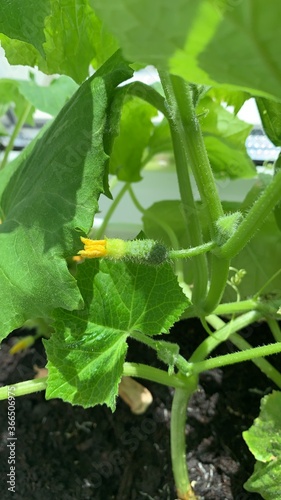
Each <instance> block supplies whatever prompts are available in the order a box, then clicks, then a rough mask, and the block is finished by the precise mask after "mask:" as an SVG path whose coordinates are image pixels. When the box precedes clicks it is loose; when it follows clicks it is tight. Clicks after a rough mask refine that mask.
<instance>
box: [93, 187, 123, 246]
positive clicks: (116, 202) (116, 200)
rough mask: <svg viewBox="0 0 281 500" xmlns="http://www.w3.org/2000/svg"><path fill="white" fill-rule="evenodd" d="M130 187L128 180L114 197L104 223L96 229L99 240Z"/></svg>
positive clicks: (96, 236)
mask: <svg viewBox="0 0 281 500" xmlns="http://www.w3.org/2000/svg"><path fill="white" fill-rule="evenodd" d="M129 187H130V184H129V183H128V182H126V184H124V186H123V187H122V189H120V191H119V193H118V194H117V196H116V197H115V198H114V200H113V202H112V203H111V205H110V207H109V209H108V211H107V212H106V215H105V217H104V219H103V222H102V225H101V226H100V227H99V228H98V229H97V231H96V234H95V238H96V239H97V240H98V239H100V238H101V237H102V236H104V232H105V230H106V228H107V225H108V223H109V221H110V219H111V217H112V215H113V213H114V212H115V210H116V208H117V206H118V205H119V203H120V201H121V200H122V198H123V196H124V194H125V193H126V192H127V191H128V189H129Z"/></svg>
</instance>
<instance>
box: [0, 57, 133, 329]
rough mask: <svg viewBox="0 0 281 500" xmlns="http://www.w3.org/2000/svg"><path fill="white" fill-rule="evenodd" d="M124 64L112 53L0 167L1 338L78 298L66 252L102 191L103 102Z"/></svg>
mask: <svg viewBox="0 0 281 500" xmlns="http://www.w3.org/2000/svg"><path fill="white" fill-rule="evenodd" d="M131 74H132V72H131V70H130V69H129V68H128V66H127V65H126V64H125V63H124V62H123V60H122V59H121V58H120V55H119V54H116V55H115V56H113V57H112V58H111V59H110V60H109V61H108V62H107V63H106V64H105V65H104V66H102V67H101V68H100V70H99V71H97V72H96V73H95V75H94V76H93V77H92V78H91V79H89V80H87V81H86V82H85V83H84V84H83V85H82V86H81V87H80V88H79V89H78V91H77V92H76V93H75V94H74V96H73V97H72V98H71V99H70V100H69V101H68V103H67V104H66V105H65V106H64V108H63V109H62V111H61V112H60V113H59V115H58V116H57V118H56V119H55V120H54V122H53V123H52V124H51V125H50V126H49V127H48V129H47V130H46V132H45V133H44V134H43V135H41V137H40V138H39V139H38V140H37V141H36V142H35V143H33V144H31V145H30V147H29V148H28V152H27V153H26V154H24V155H23V160H22V161H21V162H20V161H17V162H16V163H15V164H14V165H13V170H12V171H11V172H10V171H9V166H7V167H6V169H4V170H3V171H2V172H1V175H0V186H1V193H2V196H1V205H0V210H1V218H2V220H3V223H2V224H1V226H0V262H1V265H0V274H1V279H0V302H1V312H0V318H1V325H2V327H1V338H4V337H5V335H7V334H8V333H9V332H10V331H11V330H12V329H14V328H16V327H19V326H21V325H22V324H23V323H24V321H25V320H26V319H28V318H30V317H40V316H46V315H49V314H50V311H51V310H52V309H53V308H55V307H65V308H67V309H74V308H78V307H79V306H81V305H82V301H81V296H80V293H79V290H78V288H77V285H76V281H75V279H74V278H73V277H72V276H71V274H70V273H69V271H68V269H67V264H66V260H65V258H66V257H70V256H72V255H74V254H75V253H76V252H77V249H78V247H79V244H80V242H79V235H80V234H82V232H83V233H87V232H88V231H89V230H90V228H91V226H92V222H93V216H94V214H95V212H96V211H97V208H98V204H97V200H98V197H99V195H100V193H101V192H103V181H104V172H105V167H106V163H107V161H108V156H107V154H106V152H105V151H104V144H103V138H104V131H105V128H106V119H107V114H106V113H107V108H108V106H109V104H110V102H111V99H112V96H113V92H114V89H115V87H116V85H118V84H119V83H120V82H121V81H122V80H124V79H127V78H130V77H131Z"/></svg>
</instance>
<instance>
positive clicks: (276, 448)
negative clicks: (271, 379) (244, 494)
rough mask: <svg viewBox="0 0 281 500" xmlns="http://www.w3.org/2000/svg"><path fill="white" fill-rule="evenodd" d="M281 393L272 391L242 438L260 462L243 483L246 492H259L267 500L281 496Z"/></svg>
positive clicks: (264, 399) (262, 402)
mask: <svg viewBox="0 0 281 500" xmlns="http://www.w3.org/2000/svg"><path fill="white" fill-rule="evenodd" d="M280 408H281V392H278V391H273V392H272V394H269V395H268V396H265V397H264V398H263V399H262V401H261V411H260V415H259V417H258V418H256V420H255V422H254V424H253V425H252V427H251V428H250V429H249V430H248V431H245V432H243V438H244V440H245V441H246V443H247V446H248V448H249V449H250V451H251V453H253V455H254V456H255V458H256V460H257V463H256V465H255V469H254V473H253V474H252V476H251V477H250V478H249V479H248V481H247V482H246V483H245V484H244V488H245V489H246V490H247V491H251V492H254V491H256V492H258V493H259V494H260V495H262V497H263V498H265V500H277V499H278V498H280V497H281V489H280V475H281V458H280V456H281V423H280Z"/></svg>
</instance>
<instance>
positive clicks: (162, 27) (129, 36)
mask: <svg viewBox="0 0 281 500" xmlns="http://www.w3.org/2000/svg"><path fill="white" fill-rule="evenodd" d="M201 3H202V0H197V2H194V1H193V0H174V2H170V0H154V1H153V2H151V1H150V0H116V1H115V2H112V1H111V0H90V4H91V5H92V6H93V8H94V9H95V11H96V12H97V14H98V16H99V17H100V18H101V19H103V20H104V22H105V25H106V26H108V28H109V30H110V31H111V32H112V33H113V35H114V36H116V38H117V39H118V40H119V42H120V45H121V47H122V49H123V50H124V53H125V54H126V57H127V58H128V59H129V60H131V61H138V62H141V63H146V64H156V65H157V64H159V63H160V64H165V62H166V61H167V60H168V59H169V57H171V56H172V55H173V53H174V52H175V50H176V49H177V48H179V47H183V46H184V43H185V40H186V36H187V33H188V30H189V29H191V27H192V24H193V22H194V20H195V15H196V12H197V10H198V8H199V6H200V4H201Z"/></svg>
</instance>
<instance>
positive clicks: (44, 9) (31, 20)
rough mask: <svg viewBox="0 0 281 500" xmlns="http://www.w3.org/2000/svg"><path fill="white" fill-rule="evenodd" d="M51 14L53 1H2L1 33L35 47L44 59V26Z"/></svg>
mask: <svg viewBox="0 0 281 500" xmlns="http://www.w3.org/2000/svg"><path fill="white" fill-rule="evenodd" d="M50 14H51V0H28V1H24V0H13V1H12V2H11V1H10V0H2V2H1V19H0V33H4V35H6V36H7V37H9V38H14V39H15V40H19V41H21V42H26V43H28V44H31V45H33V46H34V47H35V49H37V51H38V52H39V54H40V55H41V56H42V57H44V49H43V44H44V42H45V40H46V39H45V35H44V24H45V18H46V17H47V16H49V15H50Z"/></svg>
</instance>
